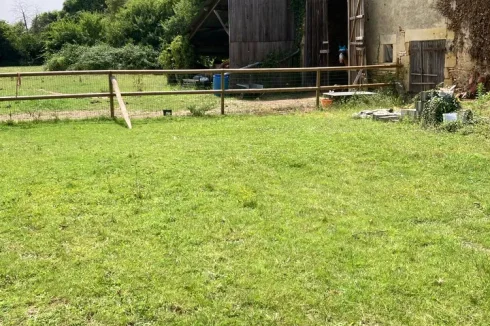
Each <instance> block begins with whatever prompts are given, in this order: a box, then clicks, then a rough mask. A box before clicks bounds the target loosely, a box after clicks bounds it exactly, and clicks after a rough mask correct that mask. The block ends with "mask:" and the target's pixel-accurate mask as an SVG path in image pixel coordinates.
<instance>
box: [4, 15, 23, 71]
mask: <svg viewBox="0 0 490 326" xmlns="http://www.w3.org/2000/svg"><path fill="white" fill-rule="evenodd" d="M11 28H12V27H11V26H10V25H9V24H7V22H5V21H3V20H0V66H10V65H16V64H18V63H19V59H20V53H19V51H17V49H16V47H15V45H14V44H13V42H12V31H11Z"/></svg>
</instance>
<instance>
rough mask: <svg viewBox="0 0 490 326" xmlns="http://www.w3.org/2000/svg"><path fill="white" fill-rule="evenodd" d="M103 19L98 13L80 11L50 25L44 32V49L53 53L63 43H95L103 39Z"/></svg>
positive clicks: (59, 48)
mask: <svg viewBox="0 0 490 326" xmlns="http://www.w3.org/2000/svg"><path fill="white" fill-rule="evenodd" d="M104 24H105V19H104V17H103V15H101V14H98V13H90V12H82V13H79V14H78V15H77V16H72V17H65V18H63V19H61V20H58V21H56V22H54V23H52V24H51V25H49V28H48V30H47V32H46V34H45V37H46V41H45V43H46V51H47V52H48V53H55V52H57V51H59V50H61V48H62V47H63V46H64V45H65V44H79V45H89V46H91V45H95V44H97V43H99V42H103V41H105V25H104Z"/></svg>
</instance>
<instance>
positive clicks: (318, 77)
mask: <svg viewBox="0 0 490 326" xmlns="http://www.w3.org/2000/svg"><path fill="white" fill-rule="evenodd" d="M321 86H322V74H321V72H320V69H318V70H317V71H316V108H317V109H319V108H320V90H321V89H320V87H321Z"/></svg>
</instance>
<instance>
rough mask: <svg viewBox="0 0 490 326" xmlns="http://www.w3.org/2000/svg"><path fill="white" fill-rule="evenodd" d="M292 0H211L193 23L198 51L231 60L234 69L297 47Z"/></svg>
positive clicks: (192, 31) (192, 35)
mask: <svg viewBox="0 0 490 326" xmlns="http://www.w3.org/2000/svg"><path fill="white" fill-rule="evenodd" d="M294 32H295V22H294V17H293V12H292V11H291V10H290V0H268V1H263V0H207V1H206V2H205V4H204V6H203V10H202V11H201V13H200V15H199V16H198V17H197V18H196V19H195V20H194V22H193V24H192V26H191V33H190V37H191V41H192V43H193V44H194V46H195V48H196V50H197V53H198V54H201V55H215V56H221V57H227V58H229V59H230V64H231V67H232V68H242V67H245V66H248V65H250V64H253V63H255V62H257V61H262V60H264V59H265V58H266V57H267V55H268V54H270V53H273V52H277V53H279V52H280V53H288V52H292V51H294V49H295V44H294V41H295V40H294Z"/></svg>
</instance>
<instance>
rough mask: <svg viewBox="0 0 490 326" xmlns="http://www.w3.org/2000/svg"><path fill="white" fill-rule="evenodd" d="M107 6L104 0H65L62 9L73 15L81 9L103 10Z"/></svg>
mask: <svg viewBox="0 0 490 326" xmlns="http://www.w3.org/2000/svg"><path fill="white" fill-rule="evenodd" d="M106 8H107V5H106V3H105V0H65V2H64V3H63V11H65V12H66V13H68V14H70V15H74V14H76V13H78V12H81V11H89V12H104V11H105V10H106Z"/></svg>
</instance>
